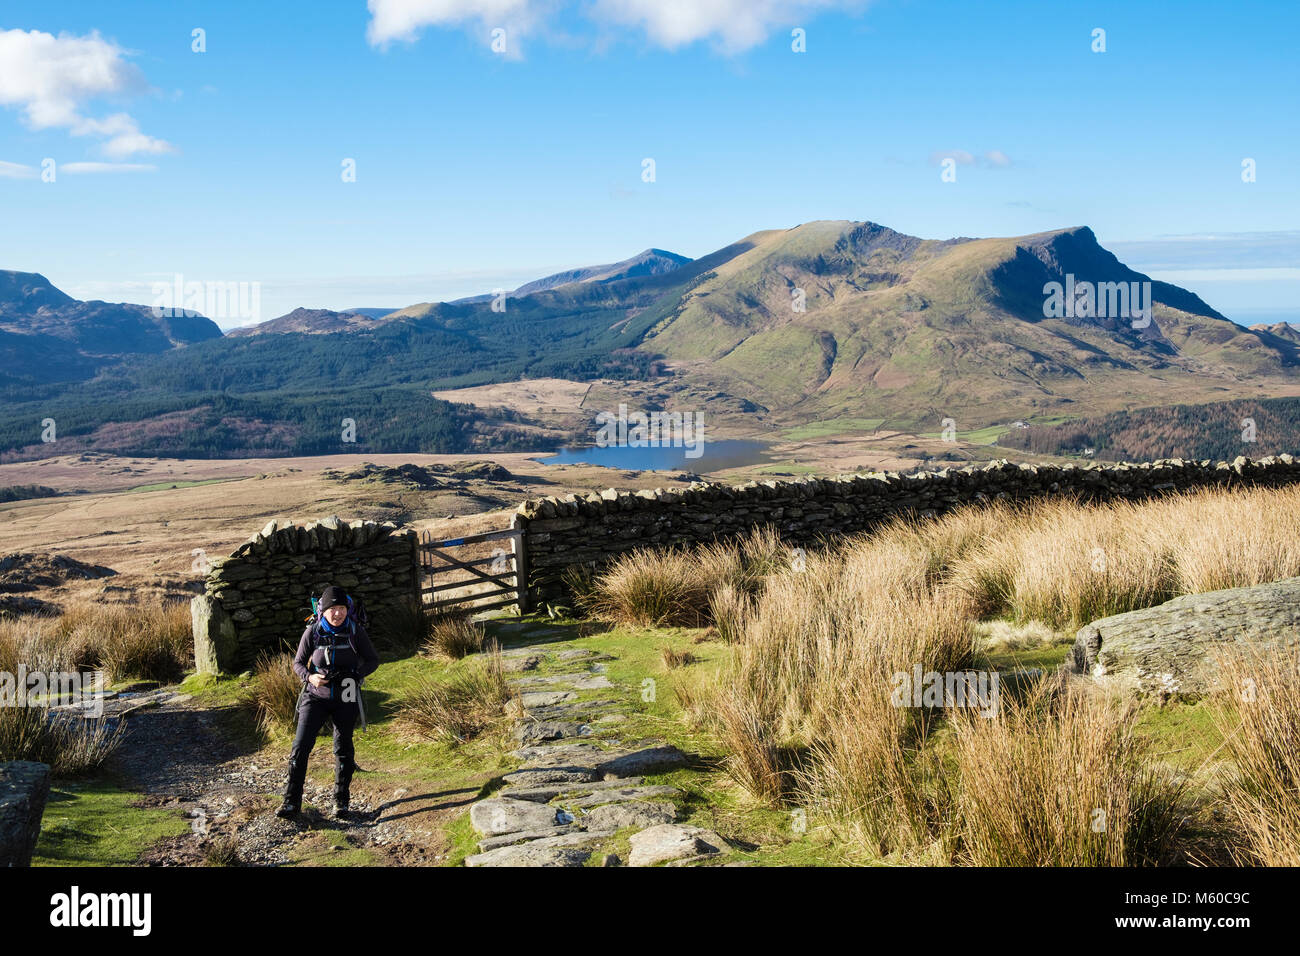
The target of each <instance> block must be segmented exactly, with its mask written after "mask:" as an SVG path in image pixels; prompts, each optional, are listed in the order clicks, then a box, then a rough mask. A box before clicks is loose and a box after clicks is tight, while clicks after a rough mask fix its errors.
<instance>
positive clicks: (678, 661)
mask: <svg viewBox="0 0 1300 956" xmlns="http://www.w3.org/2000/svg"><path fill="white" fill-rule="evenodd" d="M660 656H662V657H663V660H664V667H667V668H668V669H669V670H676V669H677V668H679V667H686V666H687V665H689V664H694V663H695V662H696V661H697V660H699V658H698V657H696V656H695V655H694V654H692V653H691V652H690V651H679V650H676V649H674V648H671V647H665V648H663V649H662V650H661V652H660Z"/></svg>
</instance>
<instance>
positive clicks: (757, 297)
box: [638, 222, 1300, 430]
mask: <svg viewBox="0 0 1300 956" xmlns="http://www.w3.org/2000/svg"><path fill="white" fill-rule="evenodd" d="M742 245H745V246H747V247H748V248H746V249H745V251H743V252H741V253H739V254H737V255H735V256H732V257H729V258H728V259H727V261H725V262H724V263H721V264H720V265H718V266H717V267H716V268H715V269H713V270H712V271H711V272H710V273H709V274H707V275H705V276H702V277H701V281H700V282H699V283H698V284H697V285H695V286H694V287H692V288H691V289H690V291H689V292H687V293H686V294H685V295H683V296H682V297H681V299H680V301H678V302H677V303H675V304H674V305H673V306H672V307H671V308H668V309H667V310H666V315H665V318H664V320H663V321H661V322H660V323H658V324H657V325H655V326H654V327H652V328H650V329H649V330H648V331H647V333H646V335H645V337H644V338H643V340H642V342H641V343H640V344H639V346H638V348H639V349H641V350H643V351H646V352H651V353H654V354H657V355H661V356H663V357H665V358H666V359H667V360H669V362H670V363H671V364H672V365H673V367H674V371H675V373H676V375H677V376H678V377H679V379H680V380H681V381H682V382H684V383H690V382H694V383H697V384H700V385H702V386H707V387H710V388H715V389H719V390H722V391H724V392H727V393H728V394H731V395H733V396H736V397H739V398H743V399H747V400H750V401H752V402H755V403H758V404H761V405H763V406H765V407H767V408H769V409H773V410H774V414H776V416H777V417H778V419H780V420H787V421H798V420H805V421H806V420H816V419H823V418H828V417H833V416H836V415H843V414H847V413H850V412H851V413H853V414H854V415H860V416H866V417H873V418H889V419H896V420H899V421H902V422H907V423H912V424H923V423H926V422H930V423H932V424H934V425H935V428H936V430H937V422H938V421H940V420H941V419H942V418H946V417H951V418H954V419H955V420H957V422H958V425H959V427H967V426H968V425H969V426H975V425H978V424H988V423H992V422H995V421H999V420H1003V421H1004V420H1006V419H1007V418H1008V417H1015V418H1022V417H1027V416H1029V415H1032V414H1044V413H1049V412H1050V413H1052V414H1060V413H1073V414H1079V413H1080V412H1072V411H1071V406H1075V405H1083V406H1086V408H1087V409H1088V410H1089V411H1094V410H1098V409H1104V410H1111V409H1114V408H1117V407H1122V406H1123V405H1124V404H1125V403H1133V402H1138V401H1142V402H1143V403H1144V404H1152V403H1159V402H1161V401H1169V402H1174V401H1203V400H1209V399H1213V398H1224V397H1229V396H1230V393H1232V392H1234V391H1235V392H1237V393H1243V392H1248V393H1250V394H1257V390H1258V389H1259V388H1263V387H1270V386H1278V387H1284V386H1289V387H1294V385H1295V384H1300V375H1298V374H1297V371H1298V369H1300V355H1298V354H1297V348H1296V345H1295V344H1294V343H1292V342H1289V341H1286V340H1284V339H1282V338H1281V337H1279V336H1276V335H1270V334H1267V333H1261V332H1258V331H1255V330H1251V329H1246V328H1243V327H1241V326H1238V325H1236V324H1235V323H1233V322H1231V321H1229V320H1228V319H1226V318H1224V317H1223V316H1222V315H1220V314H1219V313H1218V312H1217V311H1215V310H1214V309H1213V308H1211V307H1210V306H1209V305H1207V304H1206V303H1205V302H1203V301H1202V300H1201V299H1200V298H1198V297H1197V296H1196V295H1194V294H1193V293H1191V292H1188V291H1187V290H1185V289H1181V288H1179V287H1177V286H1173V285H1170V284H1168V283H1164V282H1159V281H1154V280H1151V279H1150V278H1149V277H1148V276H1145V275H1143V274H1141V273H1138V272H1136V271H1134V270H1132V269H1129V268H1128V267H1127V266H1125V265H1124V264H1123V263H1121V262H1120V261H1119V260H1118V259H1116V258H1115V256H1114V255H1112V254H1111V253H1110V252H1107V251H1106V250H1105V249H1104V248H1102V247H1101V246H1100V245H1099V244H1098V242H1097V239H1096V236H1094V235H1093V233H1092V231H1091V230H1090V229H1088V228H1087V227H1075V228H1070V229H1060V230H1054V231H1051V232H1045V233H1039V234H1036V235H1031V236H1023V237H1013V238H1000V239H967V238H959V239H950V240H923V239H918V238H916V237H914V236H907V235H903V234H901V233H898V232H895V231H894V230H891V229H888V228H886V227H884V226H880V225H877V224H875V223H870V222H867V223H860V222H812V223H806V224H804V225H801V226H796V227H794V228H793V229H785V230H773V231H767V232H760V233H755V234H753V235H752V236H750V237H748V238H747V239H746V240H744V241H743V243H742ZM1067 281H1069V282H1070V283H1071V284H1075V283H1083V282H1088V283H1093V284H1098V283H1103V282H1124V283H1130V282H1138V283H1139V284H1141V283H1148V282H1149V283H1150V286H1149V289H1150V297H1151V299H1152V303H1151V305H1152V309H1151V321H1150V323H1149V324H1148V325H1147V326H1146V327H1145V328H1139V329H1135V328H1133V325H1134V323H1133V322H1132V321H1130V320H1129V319H1128V318H1127V317H1125V318H1123V319H1116V318H1114V317H1110V318H1104V317H1102V318H1098V317H1090V316H1089V317H1078V318H1075V317H1055V318H1053V317H1048V315H1047V314H1046V312H1047V311H1048V310H1045V302H1046V300H1047V299H1048V295H1047V294H1046V290H1045V286H1046V285H1047V284H1048V283H1051V282H1058V283H1061V284H1062V285H1064V284H1065V283H1066V282H1067ZM1142 288H1143V287H1142V286H1141V285H1139V290H1141V289H1142ZM797 290H802V295H803V297H804V300H803V306H804V309H803V311H798V310H797V309H796V308H795V305H794V303H795V302H796V297H797V296H798V295H799V292H798V291H797Z"/></svg>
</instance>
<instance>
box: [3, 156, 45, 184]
mask: <svg viewBox="0 0 1300 956" xmlns="http://www.w3.org/2000/svg"><path fill="white" fill-rule="evenodd" d="M35 175H36V170H35V169H33V168H32V167H31V166H24V165H23V164H22V163H6V162H5V161H4V160H2V159H0V179H31V178H32V177H33V176H35Z"/></svg>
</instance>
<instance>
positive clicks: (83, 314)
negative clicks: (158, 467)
mask: <svg viewBox="0 0 1300 956" xmlns="http://www.w3.org/2000/svg"><path fill="white" fill-rule="evenodd" d="M220 337H221V330H220V329H219V328H217V325H216V323H215V322H213V321H212V320H210V319H207V318H204V317H203V316H201V315H199V314H197V313H195V312H179V310H178V314H176V315H168V316H157V315H155V314H154V310H153V309H152V308H150V307H149V306H145V305H130V304H126V303H110V302H100V301H91V302H81V301H78V300H77V299H74V298H72V297H71V296H69V295H67V294H66V293H64V292H62V291H60V290H59V289H56V288H55V287H54V286H53V285H52V284H51V283H50V281H49V280H48V279H46V278H45V277H44V276H43V275H39V274H37V273H34V272H11V271H3V270H0V384H8V383H19V382H31V383H49V382H68V381H78V380H82V379H86V378H89V377H90V376H92V375H93V374H94V373H95V371H96V370H98V369H99V368H101V367H103V366H104V365H107V364H112V363H113V362H114V361H116V360H118V359H120V358H122V357H124V356H130V355H147V354H157V353H160V352H165V351H168V350H170V349H175V348H179V347H182V346H186V345H193V344H195V343H198V342H204V341H207V340H209V339H217V338H220Z"/></svg>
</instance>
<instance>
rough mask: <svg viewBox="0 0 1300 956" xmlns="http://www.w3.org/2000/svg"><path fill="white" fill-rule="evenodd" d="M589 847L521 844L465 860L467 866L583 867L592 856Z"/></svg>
mask: <svg viewBox="0 0 1300 956" xmlns="http://www.w3.org/2000/svg"><path fill="white" fill-rule="evenodd" d="M591 853H592V850H591V848H589V847H581V846H538V845H537V844H536V843H520V844H518V845H516V846H503V847H498V848H497V849H495V850H488V851H487V852H486V853H476V854H474V855H473V856H468V857H466V858H465V865H466V866H582V865H584V864H585V863H586V862H587V858H588V857H589V856H591Z"/></svg>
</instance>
